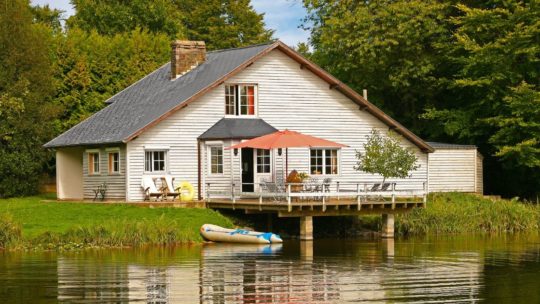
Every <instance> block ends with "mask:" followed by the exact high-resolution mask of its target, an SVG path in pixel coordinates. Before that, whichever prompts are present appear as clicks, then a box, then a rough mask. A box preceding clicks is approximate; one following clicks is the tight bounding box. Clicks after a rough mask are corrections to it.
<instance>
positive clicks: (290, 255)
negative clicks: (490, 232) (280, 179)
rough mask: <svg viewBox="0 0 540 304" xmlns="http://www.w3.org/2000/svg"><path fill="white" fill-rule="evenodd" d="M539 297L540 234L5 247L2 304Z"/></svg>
mask: <svg viewBox="0 0 540 304" xmlns="http://www.w3.org/2000/svg"><path fill="white" fill-rule="evenodd" d="M128 301H133V302H141V303H282V302H284V303H309V302H311V303H345V302H369V303H426V302H427V303H478V302H485V303H512V304H518V303H540V238H539V237H538V236H530V235H517V236H516V235H514V236H508V235H507V236H497V237H493V236H491V237H488V236H460V237H438V238H437V237H424V238H408V239H396V240H395V241H393V240H388V241H382V240H378V239H374V240H342V239H341V240H315V241H314V242H299V241H288V242H286V243H284V244H283V245H279V246H251V245H228V244H206V245H193V246H181V247H150V248H141V249H122V250H85V251H78V252H66V253H56V252H40V253H35V252H32V253H20V252H4V253H0V302H1V303H56V302H69V303H92V302H117V303H122V302H128Z"/></svg>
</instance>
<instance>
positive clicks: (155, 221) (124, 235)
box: [0, 196, 232, 245]
mask: <svg viewBox="0 0 540 304" xmlns="http://www.w3.org/2000/svg"><path fill="white" fill-rule="evenodd" d="M47 199H49V200H50V199H53V197H50V196H35V197H23V198H11V199H1V200H0V215H6V214H7V215H8V217H11V219H12V221H13V222H14V224H17V225H20V228H21V230H22V236H21V238H22V239H23V240H26V241H32V242H33V243H36V240H37V239H40V238H41V239H43V236H44V235H46V236H47V237H46V238H45V239H47V241H49V242H50V241H51V239H52V240H57V241H62V239H64V240H65V241H74V242H77V241H82V242H88V241H90V242H95V241H96V240H95V239H93V238H95V235H98V236H99V237H100V238H101V239H99V240H98V241H103V240H104V239H106V238H109V239H110V238H115V242H119V243H121V245H125V244H128V245H130V244H131V243H133V242H135V243H154V242H155V241H159V242H160V243H167V242H168V241H170V242H199V241H201V238H200V236H199V228H200V227H201V225H202V224H205V223H212V224H216V225H220V226H225V227H230V226H232V223H231V221H230V220H229V219H227V218H226V217H224V216H222V215H221V214H220V213H218V212H216V211H213V210H210V209H202V208H145V207H137V206H133V205H127V204H110V205H108V204H92V203H68V202H54V201H52V202H45V200H47ZM137 240H139V241H137ZM37 242H38V243H39V242H40V241H37ZM41 242H45V240H42V241H41Z"/></svg>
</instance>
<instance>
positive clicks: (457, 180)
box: [429, 149, 482, 193]
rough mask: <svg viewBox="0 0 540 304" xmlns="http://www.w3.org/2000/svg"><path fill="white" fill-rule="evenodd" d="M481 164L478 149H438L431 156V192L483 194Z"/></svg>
mask: <svg viewBox="0 0 540 304" xmlns="http://www.w3.org/2000/svg"><path fill="white" fill-rule="evenodd" d="M479 162H480V163H479V164H478V159H477V151H476V149H436V150H435V152H433V153H431V154H430V155H429V191H430V192H450V191H458V192H480V193H481V191H479V188H480V187H481V186H480V185H479V184H477V180H478V182H479V183H481V180H482V172H481V168H482V161H481V159H480V160H479Z"/></svg>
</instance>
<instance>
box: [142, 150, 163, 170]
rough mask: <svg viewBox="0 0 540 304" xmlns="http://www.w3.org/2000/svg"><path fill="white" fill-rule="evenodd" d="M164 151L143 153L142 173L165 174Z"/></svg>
mask: <svg viewBox="0 0 540 304" xmlns="http://www.w3.org/2000/svg"><path fill="white" fill-rule="evenodd" d="M166 157H167V152H166V151H146V152H145V153H144V171H146V172H165V171H166V169H167V160H166Z"/></svg>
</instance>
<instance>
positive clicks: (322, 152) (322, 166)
mask: <svg viewBox="0 0 540 304" xmlns="http://www.w3.org/2000/svg"><path fill="white" fill-rule="evenodd" d="M310 172H311V174H338V150H335V149H312V150H311V151H310Z"/></svg>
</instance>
